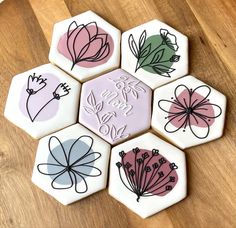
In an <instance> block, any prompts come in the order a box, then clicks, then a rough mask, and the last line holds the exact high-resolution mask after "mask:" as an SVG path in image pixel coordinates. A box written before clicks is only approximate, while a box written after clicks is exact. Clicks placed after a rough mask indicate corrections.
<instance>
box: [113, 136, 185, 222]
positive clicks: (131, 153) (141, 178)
mask: <svg viewBox="0 0 236 228" xmlns="http://www.w3.org/2000/svg"><path fill="white" fill-rule="evenodd" d="M109 194H110V195H111V196H112V197H114V198H115V199H116V200H118V201H119V202H121V203H122V204H124V205H125V206H127V207H128V208H129V209H131V210H132V211H133V212H135V213H136V214H138V215H139V216H141V217H142V218H146V217H149V216H151V215H153V214H155V213H157V212H159V211H161V210H164V209H166V208H167V207H169V206H171V205H173V204H175V203H177V202H179V201H181V200H182V199H184V198H185V197H186V195H187V178H186V161H185V154H184V152H182V151H181V150H179V149H178V148H176V147H174V146H172V145H170V144H169V143H167V142H165V141H163V140H161V139H160V138H158V137H157V136H155V135H154V134H152V133H146V134H143V135H141V136H139V137H137V138H134V139H132V140H130V141H128V142H125V143H122V144H120V145H118V146H115V147H114V148H113V149H112V152H111V161H110V177H109Z"/></svg>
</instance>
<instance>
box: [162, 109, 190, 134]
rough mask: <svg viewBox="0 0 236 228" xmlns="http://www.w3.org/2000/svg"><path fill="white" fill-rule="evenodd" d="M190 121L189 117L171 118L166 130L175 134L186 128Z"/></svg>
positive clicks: (183, 115) (178, 115)
mask: <svg viewBox="0 0 236 228" xmlns="http://www.w3.org/2000/svg"><path fill="white" fill-rule="evenodd" d="M187 121H188V115H187V114H186V113H184V114H176V115H175V116H174V117H171V118H169V121H168V122H167V123H166V125H165V127H164V129H165V130H166V131H167V132H169V133H174V132H176V131H178V130H179V129H180V128H182V127H186V125H187Z"/></svg>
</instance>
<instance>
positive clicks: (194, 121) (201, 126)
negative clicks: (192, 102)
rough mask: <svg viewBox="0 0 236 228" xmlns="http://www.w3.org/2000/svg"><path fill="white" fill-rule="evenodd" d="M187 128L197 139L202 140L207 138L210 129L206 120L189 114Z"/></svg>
mask: <svg viewBox="0 0 236 228" xmlns="http://www.w3.org/2000/svg"><path fill="white" fill-rule="evenodd" d="M189 128H190V130H191V131H192V133H193V134H194V135H195V136H196V137H197V138H199V139H204V138H206V137H207V136H208V134H209V131H210V127H209V124H208V123H207V120H205V119H203V118H201V117H200V116H198V115H196V114H193V113H192V114H191V115H190V118H189Z"/></svg>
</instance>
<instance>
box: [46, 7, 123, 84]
mask: <svg viewBox="0 0 236 228" xmlns="http://www.w3.org/2000/svg"><path fill="white" fill-rule="evenodd" d="M120 36H121V35H120V30H118V29H117V28H115V27H114V26H113V25H111V24H110V23H108V22H107V21H105V20H104V19H102V18H101V17H100V16H98V15H97V14H95V13H94V12H92V11H87V12H84V13H82V14H79V15H77V16H75V17H72V18H69V19H66V20H64V21H61V22H58V23H56V24H55V25H54V29H53V35H52V42H51V48H50V52H49V60H50V62H52V63H54V64H55V65H57V66H58V67H60V68H61V69H63V70H64V71H66V72H67V73H68V74H70V75H72V76H73V77H74V78H76V79H78V80H79V81H81V82H85V81H87V80H89V79H92V78H94V77H96V76H97V75H100V74H102V73H105V72H107V71H110V70H113V69H115V68H118V67H119V63H120Z"/></svg>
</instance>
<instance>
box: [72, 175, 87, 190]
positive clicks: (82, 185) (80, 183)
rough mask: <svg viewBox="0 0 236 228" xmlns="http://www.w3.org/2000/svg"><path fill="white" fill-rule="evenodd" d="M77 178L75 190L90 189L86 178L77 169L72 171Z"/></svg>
mask: <svg viewBox="0 0 236 228" xmlns="http://www.w3.org/2000/svg"><path fill="white" fill-rule="evenodd" d="M72 174H73V175H74V179H75V191H76V192H77V193H85V192H87V190H88V185H87V182H86V180H85V178H84V177H83V176H82V175H80V174H79V173H78V172H76V171H72Z"/></svg>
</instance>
